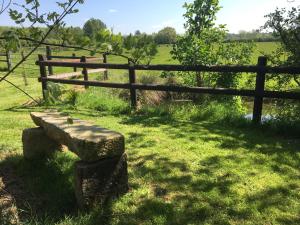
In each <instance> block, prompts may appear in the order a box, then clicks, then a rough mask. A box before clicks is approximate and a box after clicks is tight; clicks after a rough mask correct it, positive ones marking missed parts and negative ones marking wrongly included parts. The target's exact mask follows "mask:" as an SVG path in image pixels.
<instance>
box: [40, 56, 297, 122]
mask: <svg viewBox="0 0 300 225" xmlns="http://www.w3.org/2000/svg"><path fill="white" fill-rule="evenodd" d="M36 64H37V65H39V66H40V75H41V76H40V78H39V81H40V82H41V83H42V89H43V94H44V91H45V90H47V82H48V81H49V82H54V83H61V84H72V85H83V86H95V87H106V88H120V89H129V90H130V96H131V97H130V99H131V106H132V107H133V108H136V105H137V93H136V90H153V91H169V92H188V93H202V94H213V95H234V96H248V97H254V107H253V122H254V123H256V124H259V123H260V122H261V117H262V109H263V99H264V98H279V99H298V100H300V92H299V93H298V92H283V91H266V90H265V80H266V75H267V74H282V76H290V75H299V74H300V67H270V66H267V58H266V57H259V58H258V63H257V65H255V66H201V65H196V66H184V65H132V64H130V63H128V64H108V63H91V62H60V61H54V60H47V59H46V58H45V57H43V56H42V55H40V56H39V61H37V62H36ZM49 66H51V67H71V68H72V67H73V68H74V67H76V68H82V69H83V71H86V70H87V69H100V68H102V69H121V70H128V72H129V77H128V78H129V79H128V80H129V82H128V83H109V82H100V81H88V80H86V79H85V80H66V79H57V78H51V77H48V76H47V70H46V67H49ZM137 70H148V71H190V72H217V73H244V72H245V73H256V85H255V89H254V90H237V89H230V88H206V87H187V86H178V85H172V86H169V85H160V84H139V83H136V71H137ZM224 76H226V75H224Z"/></svg>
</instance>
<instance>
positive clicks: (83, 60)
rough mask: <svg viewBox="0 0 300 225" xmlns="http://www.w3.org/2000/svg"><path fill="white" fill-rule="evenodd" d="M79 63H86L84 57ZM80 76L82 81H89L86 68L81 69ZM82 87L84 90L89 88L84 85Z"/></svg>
mask: <svg viewBox="0 0 300 225" xmlns="http://www.w3.org/2000/svg"><path fill="white" fill-rule="evenodd" d="M80 62H83V63H85V62H86V57H85V56H82V57H81V59H80ZM82 74H83V79H84V80H85V81H88V80H89V74H88V70H87V68H83V69H82ZM84 87H85V89H88V88H89V86H87V85H85V86H84Z"/></svg>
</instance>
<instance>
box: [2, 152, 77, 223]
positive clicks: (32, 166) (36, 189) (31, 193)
mask: <svg viewBox="0 0 300 225" xmlns="http://www.w3.org/2000/svg"><path fill="white" fill-rule="evenodd" d="M0 174H1V177H2V181H3V183H4V185H5V188H6V190H7V191H8V192H9V193H10V194H11V195H12V196H13V197H14V199H15V202H16V205H17V208H18V209H19V216H20V218H21V220H23V221H24V220H25V221H27V222H29V221H30V220H32V219H36V220H37V221H44V220H49V218H51V220H53V221H56V220H59V219H61V218H63V217H64V216H66V215H71V214H74V212H76V211H77V207H76V205H77V204H76V199H75V194H74V190H73V181H72V177H73V176H72V175H73V160H72V159H70V158H69V157H67V156H64V155H63V154H61V153H60V154H59V156H57V157H56V158H55V159H53V160H42V161H38V160H36V161H28V160H25V159H24V158H23V156H8V157H7V158H6V159H5V160H3V161H1V163H0ZM41 223H43V222H41Z"/></svg>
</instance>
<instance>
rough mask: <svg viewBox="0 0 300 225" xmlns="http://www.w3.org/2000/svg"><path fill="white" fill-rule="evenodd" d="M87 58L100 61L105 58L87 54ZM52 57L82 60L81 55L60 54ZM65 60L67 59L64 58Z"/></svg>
mask: <svg viewBox="0 0 300 225" xmlns="http://www.w3.org/2000/svg"><path fill="white" fill-rule="evenodd" d="M86 58H87V59H89V60H99V61H102V60H103V58H101V57H94V56H86ZM52 59H66V60H68V59H78V61H80V59H81V57H80V56H73V55H72V56H58V55H53V56H52ZM64 61H65V60H64Z"/></svg>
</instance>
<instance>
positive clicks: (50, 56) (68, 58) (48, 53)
mask: <svg viewBox="0 0 300 225" xmlns="http://www.w3.org/2000/svg"><path fill="white" fill-rule="evenodd" d="M102 57H103V58H99V57H93V56H91V57H78V56H76V54H75V53H72V56H58V55H53V54H52V50H51V47H50V46H46V58H47V60H53V59H54V60H55V59H56V60H63V61H65V62H77V61H79V62H93V61H100V60H101V61H102V62H103V63H107V54H105V53H103V54H102ZM73 71H74V73H76V72H77V67H73ZM48 72H49V75H54V73H53V67H52V66H48ZM103 72H104V80H107V79H108V71H107V70H105V71H103Z"/></svg>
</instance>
